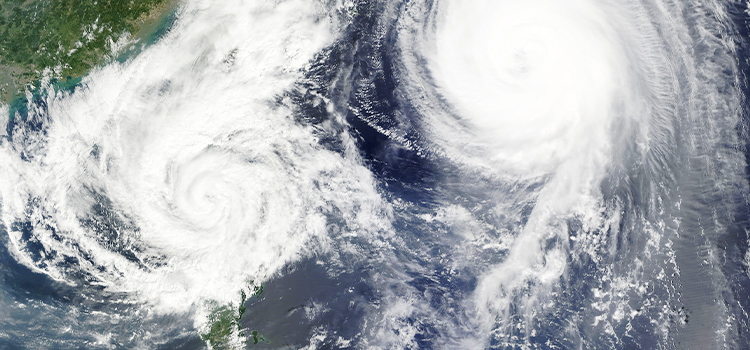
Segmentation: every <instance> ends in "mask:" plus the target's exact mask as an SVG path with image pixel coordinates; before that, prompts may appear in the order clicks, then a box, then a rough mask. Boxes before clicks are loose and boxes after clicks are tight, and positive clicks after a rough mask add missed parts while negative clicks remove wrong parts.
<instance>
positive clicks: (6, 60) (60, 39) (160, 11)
mask: <svg viewBox="0 0 750 350" xmlns="http://www.w3.org/2000/svg"><path fill="white" fill-rule="evenodd" d="M178 1H179V0H0V103H8V104H9V103H11V101H13V100H14V99H18V98H22V97H23V96H24V94H25V91H27V90H33V88H34V85H37V86H38V84H39V82H40V81H41V79H43V78H49V79H55V80H57V81H60V82H65V81H69V80H75V79H80V78H81V77H82V76H84V75H86V74H87V73H88V72H89V71H90V70H91V69H92V68H93V67H95V66H96V65H98V64H102V63H106V62H108V61H110V60H113V59H115V58H117V55H119V54H121V53H122V52H124V51H126V50H127V49H128V47H129V46H132V45H133V44H134V43H136V42H138V41H140V40H144V39H146V38H147V37H148V36H149V35H150V34H152V33H153V32H154V31H156V30H158V25H159V24H160V23H161V22H163V21H164V19H165V18H166V17H167V16H168V15H169V14H170V13H172V12H173V11H174V10H175V8H176V6H177V3H178Z"/></svg>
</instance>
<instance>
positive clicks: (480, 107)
mask: <svg viewBox="0 0 750 350" xmlns="http://www.w3.org/2000/svg"><path fill="white" fill-rule="evenodd" d="M443 6H444V7H442V8H441V13H440V14H441V16H442V17H440V18H441V21H440V23H439V24H438V31H437V34H436V37H435V51H434V53H433V54H432V55H431V56H430V67H431V70H432V74H433V76H434V78H435V81H436V82H437V84H438V87H439V90H440V91H441V92H442V94H443V95H445V97H446V98H447V99H448V100H449V102H451V104H452V105H453V107H454V108H455V110H456V112H457V114H458V115H459V117H460V118H461V119H462V120H465V121H466V122H468V123H469V125H470V127H471V129H472V133H473V134H474V135H476V136H477V137H478V141H479V142H480V143H484V144H487V145H488V146H487V148H486V149H487V150H488V151H487V154H486V155H484V156H485V157H487V158H489V159H491V160H492V161H493V162H495V165H496V166H497V167H499V168H501V169H503V170H505V171H509V172H513V173H521V174H538V173H540V172H548V171H551V170H553V169H554V168H555V167H557V166H558V165H559V164H560V163H561V162H563V161H564V160H566V159H569V158H570V157H573V156H576V154H577V153H579V152H586V149H587V148H590V147H597V146H599V145H597V144H596V143H597V142H601V141H602V140H605V139H606V136H605V135H604V134H605V133H606V132H608V130H607V127H608V125H609V122H610V121H611V118H612V117H613V113H612V107H613V100H614V98H615V97H616V96H615V95H614V94H615V93H616V91H617V90H618V88H619V87H620V86H621V85H622V83H623V79H624V78H623V76H622V74H623V73H624V72H625V70H626V68H627V65H626V62H625V61H624V60H623V57H624V55H623V53H622V50H621V49H620V48H619V46H618V44H617V43H616V42H613V40H615V39H613V38H616V35H614V32H613V30H612V29H611V28H610V27H609V26H608V25H607V23H606V22H605V21H603V20H602V18H604V17H603V16H602V14H601V13H600V12H601V11H600V10H598V9H597V7H596V6H592V4H590V1H588V0H575V1H565V2H560V1H552V0H547V1H544V0H543V1H535V2H528V1H488V0H468V1H449V2H448V3H447V5H443Z"/></svg>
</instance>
